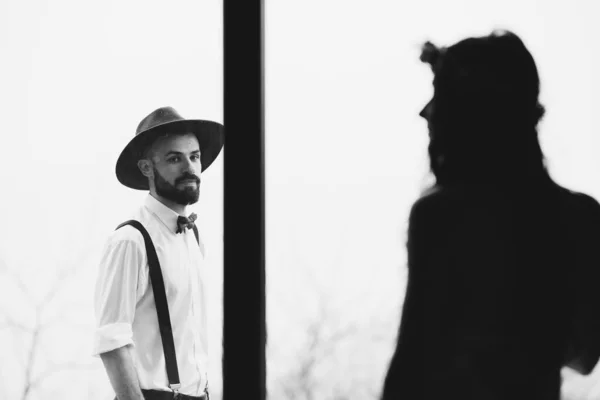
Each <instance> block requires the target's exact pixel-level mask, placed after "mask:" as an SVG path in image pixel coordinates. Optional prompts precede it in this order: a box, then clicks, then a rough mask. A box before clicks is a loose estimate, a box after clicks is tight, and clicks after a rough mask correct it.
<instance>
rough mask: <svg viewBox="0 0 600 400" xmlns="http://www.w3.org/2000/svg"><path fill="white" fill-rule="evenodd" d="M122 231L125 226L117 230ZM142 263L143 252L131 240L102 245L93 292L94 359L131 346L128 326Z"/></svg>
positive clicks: (129, 325) (129, 326) (131, 332)
mask: <svg viewBox="0 0 600 400" xmlns="http://www.w3.org/2000/svg"><path fill="white" fill-rule="evenodd" d="M126 229H128V227H124V228H121V230H123V231H125V230H126ZM145 262H146V259H145V254H144V251H143V249H142V248H141V245H140V243H138V242H137V241H136V240H134V239H123V238H122V237H121V238H119V239H117V240H111V241H109V243H108V244H107V245H106V247H105V250H104V253H103V255H102V259H101V261H100V266H99V271H98V277H97V281H96V288H95V293H94V309H95V315H96V331H95V333H94V344H93V355H94V356H98V355H100V354H102V353H105V352H108V351H111V350H114V349H118V348H120V347H123V346H126V345H129V344H131V345H133V344H134V343H133V330H132V323H133V318H134V315H135V308H136V303H137V297H138V296H137V294H138V293H137V292H138V278H139V275H140V270H141V268H142V267H143V265H144V264H145Z"/></svg>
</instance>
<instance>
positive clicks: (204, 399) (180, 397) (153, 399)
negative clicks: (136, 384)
mask: <svg viewBox="0 0 600 400" xmlns="http://www.w3.org/2000/svg"><path fill="white" fill-rule="evenodd" d="M142 394H143V395H144V399H145V400H208V399H209V397H208V394H207V393H203V394H202V395H201V396H190V395H187V394H183V393H175V392H167V391H166V390H150V389H142Z"/></svg>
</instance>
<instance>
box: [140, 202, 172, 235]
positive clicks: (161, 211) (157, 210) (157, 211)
mask: <svg viewBox="0 0 600 400" xmlns="http://www.w3.org/2000/svg"><path fill="white" fill-rule="evenodd" d="M145 205H146V208H147V209H148V210H150V212H152V213H153V214H154V215H156V216H157V217H158V219H159V220H161V221H162V222H163V223H164V224H165V225H166V226H167V227H168V228H169V230H171V231H172V232H173V233H176V232H177V218H178V217H179V214H177V213H176V212H175V211H173V210H171V209H170V208H169V207H167V206H165V205H164V204H163V203H161V202H160V201H158V200H157V199H155V198H154V197H153V196H152V195H151V194H150V193H148V196H147V197H146V202H145Z"/></svg>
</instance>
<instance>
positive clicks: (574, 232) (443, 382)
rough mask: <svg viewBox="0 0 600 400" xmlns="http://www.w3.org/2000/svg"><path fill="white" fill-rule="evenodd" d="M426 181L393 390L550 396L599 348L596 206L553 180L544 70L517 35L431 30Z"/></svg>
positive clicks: (391, 376) (584, 368) (392, 393)
mask: <svg viewBox="0 0 600 400" xmlns="http://www.w3.org/2000/svg"><path fill="white" fill-rule="evenodd" d="M421 60H422V61H424V62H426V63H428V64H430V65H431V67H432V69H433V72H434V80H433V85H434V96H433V98H432V100H431V101H430V102H429V103H428V104H427V105H426V106H425V108H424V109H423V110H422V111H421V114H420V115H421V116H422V117H423V118H425V119H426V120H427V122H428V130H429V136H430V143H429V149H428V150H429V158H430V167H431V170H432V172H433V174H434V176H435V179H436V182H435V185H434V186H433V187H432V188H430V189H428V190H427V191H426V192H425V193H424V194H423V195H422V196H421V198H420V199H419V200H418V201H417V202H416V203H415V204H414V205H413V207H412V210H411V214H410V219H409V230H408V243H407V248H408V285H407V291H406V297H405V301H404V306H403V313H402V320H401V323H400V329H399V334H398V343H397V347H396V350H395V353H394V355H393V357H392V360H391V363H390V367H389V371H388V374H387V377H386V379H385V383H384V388H383V395H382V398H383V399H384V400H392V399H402V400H410V399H445V398H449V399H477V400H487V399H559V397H560V384H561V382H560V379H561V378H560V370H561V368H562V367H563V366H564V365H569V366H571V367H573V368H575V369H577V370H578V371H580V372H581V373H584V374H586V373H589V372H590V370H591V369H592V368H593V367H594V365H595V364H596V361H597V360H598V356H599V354H600V349H599V344H598V342H599V341H600V324H599V323H600V313H599V312H598V311H599V310H600V308H599V307H598V305H599V304H600V302H599V301H598V296H599V293H600V291H599V290H598V285H599V284H600V280H599V279H598V278H599V276H598V275H599V273H598V269H599V267H600V262H599V261H600V260H599V259H600V257H599V254H600V251H599V250H596V249H600V246H599V245H600V205H599V204H598V203H597V202H596V200H594V199H593V198H591V197H590V196H587V195H585V194H581V193H575V192H572V191H569V190H567V189H565V188H562V187H560V186H559V185H558V184H556V183H555V182H554V181H553V180H552V179H551V177H550V176H549V174H548V172H547V169H546V167H545V161H544V156H543V153H542V150H541V148H540V145H539V141H538V135H537V125H538V122H539V121H540V119H541V118H542V116H543V115H544V108H543V106H542V105H541V104H540V103H539V102H538V95H539V77H538V73H537V67H536V65H535V62H534V60H533V57H532V56H531V54H530V53H529V51H528V50H527V49H526V47H525V45H524V44H523V42H522V41H521V39H519V37H517V36H516V35H515V34H513V33H511V32H508V31H494V32H493V33H491V34H490V35H488V36H485V37H477V38H468V39H465V40H462V41H460V42H458V43H456V44H454V45H453V46H450V47H447V48H438V47H436V46H435V45H433V44H432V43H430V42H427V43H426V44H425V45H424V46H423V52H422V54H421Z"/></svg>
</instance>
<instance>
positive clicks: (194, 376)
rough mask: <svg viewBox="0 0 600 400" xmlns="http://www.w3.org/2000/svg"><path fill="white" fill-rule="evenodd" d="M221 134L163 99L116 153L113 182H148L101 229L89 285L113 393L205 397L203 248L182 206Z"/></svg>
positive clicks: (136, 398)
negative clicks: (103, 239) (105, 233)
mask: <svg viewBox="0 0 600 400" xmlns="http://www.w3.org/2000/svg"><path fill="white" fill-rule="evenodd" d="M223 142H224V134H223V126H222V125H220V124H218V123H216V122H212V121H204V120H187V119H184V118H182V117H181V116H180V115H179V114H178V113H177V112H176V111H175V110H174V109H173V108H171V107H163V108H159V109H157V110H155V111H154V112H152V113H151V114H149V115H148V116H147V117H146V118H144V119H143V120H142V121H141V122H140V124H139V126H138V128H137V131H136V135H135V137H134V138H133V139H132V140H131V141H130V142H129V144H127V146H126V147H125V149H124V150H123V151H122V152H121V155H120V156H119V158H118V161H117V165H116V175H117V178H118V180H119V182H121V183H122V184H123V185H125V186H127V187H129V188H132V189H136V190H148V191H149V193H148V196H147V197H146V199H145V202H144V204H143V205H142V206H141V207H140V208H139V209H138V210H137V211H136V212H135V213H134V214H133V215H132V219H131V220H130V221H127V222H126V223H124V224H121V225H120V226H119V228H118V229H117V230H115V231H114V232H113V233H112V234H111V235H110V237H109V239H108V241H107V243H106V246H105V248H104V251H103V255H102V258H101V262H100V267H99V271H98V277H97V282H96V290H95V294H94V303H95V312H96V322H97V329H96V332H95V337H94V354H95V355H98V356H100V357H101V359H102V361H103V363H104V366H105V368H106V371H107V374H108V377H109V380H110V382H111V385H112V387H113V389H114V391H115V394H116V396H117V398H118V399H119V400H141V399H146V400H148V399H150V400H152V399H157V400H158V399H175V398H177V399H197V400H198V399H202V400H205V399H208V396H209V395H208V386H207V382H208V379H207V367H208V348H207V326H206V325H207V324H206V322H207V315H206V312H207V310H206V301H205V296H206V293H205V292H206V282H205V270H204V268H205V267H204V250H203V246H202V241H201V240H200V237H199V235H198V230H197V228H196V226H195V225H194V221H195V220H196V215H195V214H193V213H192V214H188V206H189V205H191V204H194V203H196V202H197V201H198V198H199V195H200V174H201V172H203V171H205V170H206V169H207V168H208V167H209V166H210V165H211V163H212V162H213V161H214V160H215V158H216V157H217V156H218V154H219V153H220V151H221V148H222V147H223Z"/></svg>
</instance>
